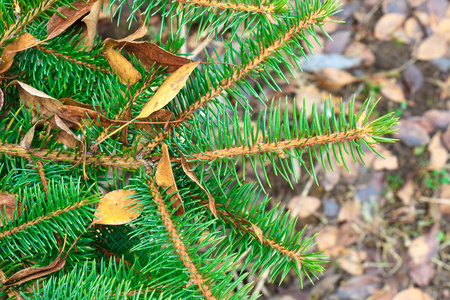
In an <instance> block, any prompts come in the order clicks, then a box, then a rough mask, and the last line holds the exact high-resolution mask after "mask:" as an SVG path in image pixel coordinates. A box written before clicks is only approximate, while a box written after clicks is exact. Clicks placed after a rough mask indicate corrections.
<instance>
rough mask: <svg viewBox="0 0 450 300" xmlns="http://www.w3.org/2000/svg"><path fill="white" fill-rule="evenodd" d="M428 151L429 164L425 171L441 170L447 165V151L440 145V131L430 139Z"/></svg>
mask: <svg viewBox="0 0 450 300" xmlns="http://www.w3.org/2000/svg"><path fill="white" fill-rule="evenodd" d="M428 151H429V152H430V163H429V164H428V167H427V169H428V170H439V169H443V168H444V167H445V165H446V164H447V160H448V151H447V149H445V148H444V146H443V145H442V142H441V132H440V131H438V132H437V133H436V134H435V135H434V136H433V138H432V139H431V141H430V144H429V145H428Z"/></svg>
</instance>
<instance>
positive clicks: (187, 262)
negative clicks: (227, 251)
mask: <svg viewBox="0 0 450 300" xmlns="http://www.w3.org/2000/svg"><path fill="white" fill-rule="evenodd" d="M148 184H149V185H150V192H151V193H152V196H153V198H154V199H155V201H156V202H157V204H158V210H159V213H160V214H161V216H162V219H163V222H164V225H165V226H166V229H167V232H168V233H169V235H170V238H171V239H172V242H173V244H174V247H175V249H176V250H177V253H178V255H179V256H180V259H181V260H182V262H183V265H184V266H185V267H186V268H187V269H188V270H189V276H190V277H191V280H192V281H193V282H194V283H195V284H197V286H198V288H199V290H200V291H201V292H202V294H203V295H204V296H205V297H206V299H208V300H216V299H217V298H216V297H214V296H213V294H212V291H211V289H210V287H209V285H208V284H207V282H206V281H205V279H204V278H203V276H202V274H200V273H199V271H198V270H197V268H196V266H195V264H194V263H193V262H192V259H191V258H190V257H189V254H188V252H187V250H186V246H185V245H184V243H183V241H182V240H181V238H180V235H179V234H178V231H177V229H176V228H175V226H174V224H173V222H172V219H171V218H170V212H169V211H168V210H167V208H166V205H165V203H164V200H163V198H162V196H161V193H160V192H159V190H158V188H157V186H156V184H155V183H153V181H151V180H149V181H148Z"/></svg>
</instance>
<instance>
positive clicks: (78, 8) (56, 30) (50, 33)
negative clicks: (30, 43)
mask: <svg viewBox="0 0 450 300" xmlns="http://www.w3.org/2000/svg"><path fill="white" fill-rule="evenodd" d="M96 1H97V0H91V1H89V2H86V1H85V0H78V1H75V2H73V3H71V5H72V6H73V7H69V6H61V7H59V8H58V9H57V10H58V12H59V13H56V12H55V13H54V14H53V16H52V18H51V20H50V21H49V22H48V24H47V39H52V38H54V37H56V36H58V35H60V34H61V33H62V32H63V31H64V30H66V29H67V28H69V27H70V25H72V24H74V23H75V22H76V21H77V20H78V19H80V18H81V17H83V16H84V15H85V14H87V13H88V12H90V11H91V9H92V7H93V6H94V4H95V3H96ZM99 2H102V1H99ZM61 15H63V16H65V18H63V17H62V16H61Z"/></svg>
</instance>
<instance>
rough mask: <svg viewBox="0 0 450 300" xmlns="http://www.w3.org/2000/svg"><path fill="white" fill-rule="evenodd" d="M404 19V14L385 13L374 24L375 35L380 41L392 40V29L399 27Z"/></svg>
mask: <svg viewBox="0 0 450 300" xmlns="http://www.w3.org/2000/svg"><path fill="white" fill-rule="evenodd" d="M405 19H406V15H404V14H398V13H389V14H385V15H384V16H382V17H381V18H380V19H379V20H378V22H377V24H375V30H374V35H375V37H376V38H377V39H379V40H382V41H390V40H392V37H393V33H394V31H396V30H397V29H399V28H400V26H401V25H402V24H403V22H404V21H405Z"/></svg>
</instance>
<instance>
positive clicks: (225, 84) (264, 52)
mask: <svg viewBox="0 0 450 300" xmlns="http://www.w3.org/2000/svg"><path fill="white" fill-rule="evenodd" d="M322 17H323V15H321V12H316V13H314V14H311V15H309V16H308V18H307V19H306V20H304V21H302V23H301V24H296V25H295V26H293V27H291V29H290V30H289V31H288V32H286V34H285V35H284V36H283V37H282V38H280V39H279V40H277V41H275V42H274V43H273V44H271V45H270V46H268V47H267V48H264V49H261V53H260V54H259V55H258V56H257V57H256V58H255V59H254V60H253V62H251V63H249V64H248V65H246V66H245V67H244V68H242V69H241V68H237V69H236V70H235V71H234V72H233V74H232V75H231V76H230V77H228V78H226V79H224V80H222V82H221V84H220V86H218V87H217V88H215V89H213V90H212V91H210V92H209V93H208V95H205V96H203V97H201V98H200V99H199V100H197V101H196V102H195V103H194V104H193V105H192V106H191V107H190V108H189V109H188V110H187V111H185V113H184V114H183V115H180V116H179V117H177V118H176V121H185V120H187V119H188V118H190V117H191V116H192V115H193V114H194V112H195V111H196V110H197V109H199V108H201V107H203V106H205V105H206V104H207V103H208V102H210V101H212V100H213V99H215V98H216V97H217V96H219V95H220V94H222V93H223V91H224V90H227V89H229V88H230V87H232V86H233V85H234V84H235V83H236V82H238V81H239V80H241V79H242V78H244V77H245V76H246V75H247V74H249V73H250V72H251V71H252V70H254V69H256V68H257V67H258V66H259V65H260V64H261V63H262V62H263V61H264V60H265V59H267V58H268V57H269V56H270V55H271V54H272V53H273V52H275V51H277V50H279V49H280V48H281V47H282V46H283V45H284V44H285V43H286V42H287V41H289V40H290V39H292V38H293V37H294V36H295V35H296V34H298V33H300V32H301V31H302V30H303V29H304V28H306V27H308V26H310V25H311V24H313V23H314V22H315V21H316V20H317V19H321V18H322ZM181 123H182V122H180V123H176V124H175V125H174V126H173V127H172V128H171V129H174V128H176V126H178V125H179V124H181ZM166 135H167V132H161V133H160V134H159V135H158V136H156V137H155V139H154V140H153V141H152V142H150V143H148V144H147V148H149V149H152V148H154V147H156V146H157V145H159V143H161V141H162V140H163V139H164V138H165V137H166ZM147 154H148V151H147V152H146V153H145V155H147Z"/></svg>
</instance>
